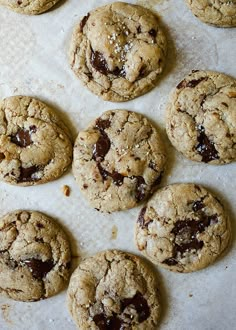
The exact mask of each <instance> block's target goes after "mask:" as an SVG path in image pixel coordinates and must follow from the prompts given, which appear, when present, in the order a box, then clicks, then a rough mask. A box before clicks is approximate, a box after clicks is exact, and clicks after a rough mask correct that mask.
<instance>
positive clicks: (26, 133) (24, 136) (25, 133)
mask: <svg viewBox="0 0 236 330" xmlns="http://www.w3.org/2000/svg"><path fill="white" fill-rule="evenodd" d="M35 132H36V126H30V127H29V130H25V129H23V128H21V129H19V130H18V131H17V133H16V134H15V135H11V142H12V143H14V144H16V145H18V146H19V147H21V148H25V147H28V146H29V145H31V144H32V143H33V141H32V139H31V134H32V133H35Z"/></svg>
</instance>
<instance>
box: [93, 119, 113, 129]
mask: <svg viewBox="0 0 236 330" xmlns="http://www.w3.org/2000/svg"><path fill="white" fill-rule="evenodd" d="M110 126H111V122H110V120H109V119H102V118H98V119H97V120H96V126H95V127H96V128H98V129H99V130H100V131H101V130H102V131H104V130H105V129H106V128H109V127H110Z"/></svg>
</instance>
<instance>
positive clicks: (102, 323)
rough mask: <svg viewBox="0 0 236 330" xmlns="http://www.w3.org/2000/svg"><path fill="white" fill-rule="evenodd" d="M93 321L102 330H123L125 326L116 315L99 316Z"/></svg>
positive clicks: (102, 314)
mask: <svg viewBox="0 0 236 330" xmlns="http://www.w3.org/2000/svg"><path fill="white" fill-rule="evenodd" d="M93 321H94V322H95V324H96V326H97V327H98V328H99V329H100V330H121V329H122V324H123V322H122V321H121V320H120V319H119V318H118V317H117V315H116V314H115V313H114V314H113V316H110V317H107V316H106V315H105V314H104V313H101V314H97V315H95V316H94V317H93Z"/></svg>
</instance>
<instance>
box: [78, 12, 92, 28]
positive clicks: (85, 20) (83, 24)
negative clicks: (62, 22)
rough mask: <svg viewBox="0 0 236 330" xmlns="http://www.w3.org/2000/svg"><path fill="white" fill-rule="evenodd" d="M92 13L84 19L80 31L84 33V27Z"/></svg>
mask: <svg viewBox="0 0 236 330" xmlns="http://www.w3.org/2000/svg"><path fill="white" fill-rule="evenodd" d="M89 16H90V13H88V14H87V15H86V16H84V17H83V19H82V21H81V22H80V30H81V32H83V29H84V26H85V24H86V23H87V20H88V19H89Z"/></svg>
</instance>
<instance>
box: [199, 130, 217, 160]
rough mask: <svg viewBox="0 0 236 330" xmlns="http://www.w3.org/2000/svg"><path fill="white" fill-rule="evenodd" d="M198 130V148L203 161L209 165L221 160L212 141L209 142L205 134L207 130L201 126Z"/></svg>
mask: <svg viewBox="0 0 236 330" xmlns="http://www.w3.org/2000/svg"><path fill="white" fill-rule="evenodd" d="M197 129H198V138H197V140H198V142H199V143H198V145H197V146H196V150H197V152H198V153H199V154H200V155H201V156H202V161H203V162H204V163H208V162H210V161H211V160H214V159H219V158H220V157H219V155H218V151H217V150H216V148H215V145H214V143H213V142H212V141H210V140H209V138H208V137H207V135H206V134H205V128H204V127H203V126H202V125H200V126H198V127H197Z"/></svg>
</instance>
